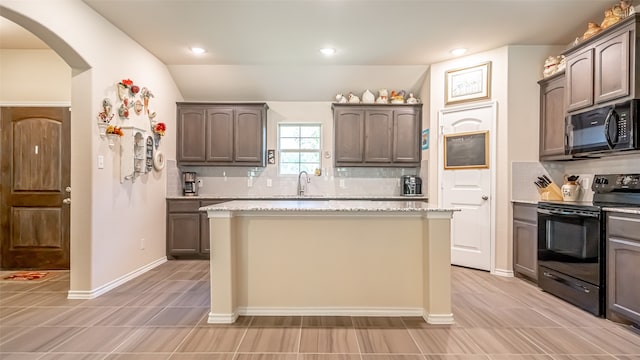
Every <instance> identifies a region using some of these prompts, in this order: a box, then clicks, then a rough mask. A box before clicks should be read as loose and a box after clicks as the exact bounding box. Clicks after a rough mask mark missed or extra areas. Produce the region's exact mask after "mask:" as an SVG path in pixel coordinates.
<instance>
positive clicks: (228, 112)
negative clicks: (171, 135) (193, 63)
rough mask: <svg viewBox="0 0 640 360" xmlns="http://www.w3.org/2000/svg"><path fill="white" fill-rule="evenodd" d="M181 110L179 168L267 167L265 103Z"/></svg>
mask: <svg viewBox="0 0 640 360" xmlns="http://www.w3.org/2000/svg"><path fill="white" fill-rule="evenodd" d="M177 106H178V119H179V121H178V141H177V146H178V156H177V158H178V163H179V165H195V166H265V164H266V158H265V153H266V151H265V149H266V135H267V110H268V106H267V105H266V104H265V103H242V104H240V103H227V104H222V103H178V104H177ZM187 115H188V116H187ZM183 118H184V120H182V119H183ZM196 136H197V140H196V141H195V142H193V143H192V142H191V141H192V138H193V137H196Z"/></svg>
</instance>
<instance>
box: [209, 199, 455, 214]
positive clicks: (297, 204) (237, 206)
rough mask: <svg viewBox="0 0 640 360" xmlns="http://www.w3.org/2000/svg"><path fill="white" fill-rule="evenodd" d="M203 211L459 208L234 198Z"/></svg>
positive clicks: (405, 203) (413, 203)
mask: <svg viewBox="0 0 640 360" xmlns="http://www.w3.org/2000/svg"><path fill="white" fill-rule="evenodd" d="M200 211H220V212H222V211H230V212H236V211H240V212H245V211H271V212H406V213H426V212H454V211H460V209H457V208H439V207H435V206H431V205H429V204H427V203H424V202H421V201H370V200H361V201H354V200H343V201H340V200H328V201H305V200H292V201H276V200H274V201H260V202H251V203H248V202H245V201H242V200H238V201H230V202H226V203H222V204H217V205H209V206H204V207H201V208H200Z"/></svg>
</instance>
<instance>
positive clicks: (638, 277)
mask: <svg viewBox="0 0 640 360" xmlns="http://www.w3.org/2000/svg"><path fill="white" fill-rule="evenodd" d="M639 265H640V215H635V214H626V213H618V212H607V318H608V319H611V320H614V321H623V322H633V323H635V324H638V325H640V285H639V284H640V271H638V266H639Z"/></svg>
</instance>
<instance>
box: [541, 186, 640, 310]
mask: <svg viewBox="0 0 640 360" xmlns="http://www.w3.org/2000/svg"><path fill="white" fill-rule="evenodd" d="M591 189H592V190H593V191H594V196H593V201H590V202H563V201H543V202H540V203H538V286H540V288H542V289H543V290H545V291H547V292H549V293H551V294H554V295H556V296H558V297H560V298H563V299H565V300H566V301H568V302H570V303H572V304H574V305H576V306H579V307H581V308H582V309H584V310H587V311H589V312H591V313H593V314H594V315H598V316H602V315H604V310H605V293H606V292H605V288H606V286H605V285H606V284H605V279H606V277H605V268H606V267H605V258H606V256H605V254H606V251H605V250H606V241H605V216H604V214H603V210H602V209H603V208H606V207H639V208H640V174H610V175H596V176H595V177H594V181H593V184H592V186H591Z"/></svg>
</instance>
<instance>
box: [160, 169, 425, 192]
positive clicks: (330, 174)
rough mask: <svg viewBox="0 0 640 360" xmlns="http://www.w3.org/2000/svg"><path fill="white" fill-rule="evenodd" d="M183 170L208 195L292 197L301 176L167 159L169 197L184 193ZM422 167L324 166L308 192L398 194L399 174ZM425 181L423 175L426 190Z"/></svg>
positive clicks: (418, 171) (309, 184)
mask: <svg viewBox="0 0 640 360" xmlns="http://www.w3.org/2000/svg"><path fill="white" fill-rule="evenodd" d="M181 170H182V171H195V172H196V173H197V176H198V178H199V179H201V180H202V187H201V188H200V189H199V190H198V193H199V195H209V196H229V197H233V196H253V195H255V196H279V195H280V196H292V195H296V190H297V185H298V176H297V175H279V174H278V169H277V167H276V166H272V165H270V166H267V167H264V168H260V167H252V168H247V167H205V166H201V167H199V166H191V167H185V168H182V169H180V168H179V167H178V166H177V164H176V162H175V161H170V162H167V196H180V195H182V187H181V186H182V185H181V184H182V180H181ZM419 173H420V169H419V168H324V169H322V174H321V175H320V176H314V175H313V174H310V176H309V178H310V182H309V183H308V184H307V192H306V194H307V195H311V196H313V195H323V196H361V195H362V196H398V195H400V177H401V176H402V175H419ZM425 191H426V183H425V179H424V178H423V193H425Z"/></svg>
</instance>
